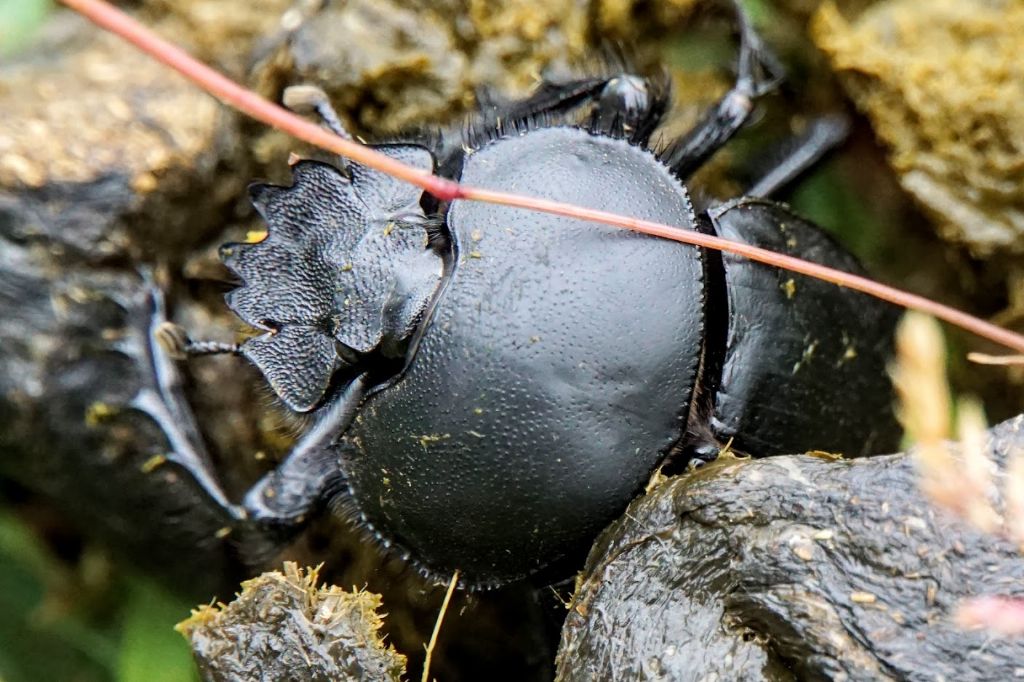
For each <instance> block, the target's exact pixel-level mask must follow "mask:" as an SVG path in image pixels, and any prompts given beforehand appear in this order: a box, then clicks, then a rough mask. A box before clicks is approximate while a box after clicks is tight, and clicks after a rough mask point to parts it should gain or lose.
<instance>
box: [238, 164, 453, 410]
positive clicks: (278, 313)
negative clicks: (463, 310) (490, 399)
mask: <svg viewBox="0 0 1024 682" xmlns="http://www.w3.org/2000/svg"><path fill="white" fill-rule="evenodd" d="M378 149H379V150H380V151H381V152H383V153H385V154H387V155H388V156H391V157H393V158H395V159H398V160H400V161H403V162H405V163H409V164H412V165H415V166H417V167H419V168H423V169H424V170H432V169H433V163H434V161H433V156H432V155H431V153H430V152H429V151H428V150H427V149H425V148H423V147H420V146H417V145H387V146H382V147H379V148H378ZM348 170H349V175H348V176H346V175H345V174H343V173H342V172H341V171H339V170H338V169H337V168H334V167H333V166H330V165H327V164H324V163H319V162H313V161H303V162H300V163H298V164H297V165H296V166H295V167H294V168H293V173H294V184H293V185H292V186H291V187H277V186H273V185H257V186H254V187H253V188H252V190H251V194H252V201H253V204H254V205H255V207H256V209H257V211H259V213H260V215H262V216H263V218H264V220H265V221H266V223H267V226H268V228H269V230H268V231H269V234H268V236H267V238H266V239H265V240H263V241H261V242H258V243H240V244H231V245H228V246H227V247H225V248H223V249H222V251H221V256H222V258H223V260H224V262H225V264H226V265H227V266H228V267H229V268H230V269H231V270H233V271H234V272H235V273H236V274H237V275H238V276H239V277H240V278H241V279H242V281H243V285H242V286H241V287H240V288H238V289H236V290H235V291H233V292H231V293H230V294H229V295H228V305H229V306H230V307H231V308H232V309H233V310H234V311H235V312H236V313H237V314H238V315H239V317H241V318H242V319H243V320H245V321H246V322H248V323H249V324H251V325H253V326H254V327H256V328H258V329H262V330H265V331H267V332H273V333H272V334H264V335H263V336H260V337H257V338H254V339H250V340H248V341H246V342H245V343H243V344H242V345H241V346H240V347H239V352H240V353H241V354H242V355H244V356H245V357H247V358H248V359H249V360H251V361H252V362H253V363H254V364H256V365H257V366H258V367H259V368H260V370H261V371H263V373H264V374H265V375H266V377H267V379H268V380H269V381H270V383H271V385H272V386H273V388H274V390H275V392H276V393H277V394H278V396H280V397H281V399H282V400H284V401H285V403H287V404H288V406H289V407H291V408H292V409H294V410H297V411H300V412H305V411H309V410H310V409H312V408H313V407H315V406H316V405H317V404H318V402H319V401H320V399H321V398H322V397H323V395H324V392H325V391H326V390H327V387H328V385H329V383H330V380H331V377H332V376H333V374H334V373H335V372H336V371H337V370H338V369H340V368H342V367H344V366H347V365H350V364H351V363H350V362H348V361H346V360H345V359H344V358H346V357H347V358H351V357H352V356H353V355H360V354H370V353H374V352H375V351H377V350H378V349H380V348H381V346H382V345H386V346H387V347H388V349H389V352H394V349H395V348H401V346H402V344H403V343H404V342H405V341H406V340H407V338H408V337H409V336H410V335H411V334H412V332H413V331H414V329H415V327H416V321H417V320H418V319H419V317H420V313H421V312H422V310H423V309H424V308H425V307H426V305H427V303H428V301H429V300H430V297H431V295H432V294H433V292H434V290H435V289H436V288H437V286H438V285H439V283H440V273H441V262H442V261H441V256H440V255H439V254H438V253H436V252H435V251H433V250H432V249H431V248H430V247H429V246H427V247H425V246H424V237H425V235H426V225H427V218H426V216H425V215H424V213H423V209H422V208H421V207H420V198H421V197H422V191H421V190H420V189H418V188H416V187H413V186H411V185H408V184H406V183H403V182H400V181H398V180H395V179H394V178H392V177H390V176H388V175H385V174H383V173H380V172H378V171H374V170H371V169H369V168H366V167H363V166H360V165H358V164H351V166H350V167H349V169H348ZM424 261H426V264H424ZM396 292H397V293H398V295H399V296H400V298H401V300H398V301H396V300H395V296H396ZM395 316H397V317H398V318H400V319H392V318H393V317H395ZM339 347H340V350H341V351H343V352H339ZM296 363H298V364H296Z"/></svg>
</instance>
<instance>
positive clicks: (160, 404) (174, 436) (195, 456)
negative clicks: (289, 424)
mask: <svg viewBox="0 0 1024 682" xmlns="http://www.w3.org/2000/svg"><path fill="white" fill-rule="evenodd" d="M150 298H151V302H152V316H151V318H150V321H149V326H148V346H147V347H148V354H149V358H148V359H149V364H150V368H151V370H152V372H153V375H154V378H155V385H156V387H155V388H146V389H143V390H142V391H140V393H139V394H138V395H137V396H136V398H135V400H134V401H133V403H132V406H133V407H134V408H136V409H138V410H140V411H142V412H144V413H146V414H147V415H149V416H150V417H151V418H152V419H153V420H154V421H155V422H156V423H157V424H158V425H159V426H160V428H161V429H162V430H163V432H164V434H165V435H166V437H167V439H168V441H169V443H170V446H171V452H170V454H168V455H167V461H168V462H169V463H172V464H174V465H176V466H178V467H180V468H182V469H183V470H184V471H185V472H186V473H187V474H188V475H189V476H190V477H191V478H192V480H193V481H194V482H195V483H196V485H197V486H198V487H199V488H200V489H201V490H203V492H205V493H206V495H207V496H209V498H210V500H211V501H212V502H214V504H216V505H217V506H218V507H219V508H221V509H222V510H223V511H224V512H225V514H226V515H227V516H228V517H229V519H230V522H231V524H232V525H240V524H244V525H246V526H247V530H252V529H256V530H259V529H260V528H263V529H266V530H267V531H270V530H271V529H272V530H273V531H274V533H275V534H280V533H281V531H282V530H284V531H291V530H298V529H299V528H300V527H301V526H302V525H303V524H304V523H305V522H306V521H307V520H308V518H309V517H310V515H311V512H313V511H314V510H315V509H316V508H317V507H319V506H320V504H321V503H322V502H323V501H324V498H325V497H326V496H327V495H328V494H329V492H330V491H333V490H335V489H338V488H340V487H341V485H340V484H341V482H342V481H341V472H340V469H339V468H338V466H337V464H336V459H335V458H334V457H333V455H332V453H331V446H332V445H333V444H334V442H335V441H336V440H337V439H338V437H339V436H340V435H341V434H342V433H343V432H344V431H345V430H346V429H347V428H348V426H349V424H350V423H351V421H352V419H353V418H354V416H355V412H356V409H357V408H358V406H359V403H360V402H361V401H362V397H363V394H364V391H365V389H366V385H367V378H366V375H365V374H360V375H358V376H356V377H355V378H354V379H352V380H351V382H349V384H348V385H347V386H346V387H345V388H344V389H343V390H340V391H339V393H338V395H337V396H336V397H334V398H332V399H330V400H328V401H327V403H326V404H325V405H324V406H323V407H322V408H320V409H318V410H317V411H316V412H315V413H314V415H315V418H316V421H315V423H314V425H313V427H312V428H311V429H309V430H308V431H307V432H306V434H305V435H304V436H303V437H302V438H301V439H300V440H299V442H298V443H296V445H295V447H294V448H293V450H292V451H291V452H290V453H289V454H288V456H287V457H286V458H285V459H284V461H283V462H282V463H281V464H280V465H278V467H277V468H275V469H274V470H272V471H270V472H269V473H267V474H266V475H265V476H264V477H263V478H262V479H261V480H260V481H258V482H257V483H256V484H255V485H254V486H253V487H252V488H251V489H250V490H249V491H248V492H247V493H246V495H245V496H244V498H243V502H242V504H237V503H234V502H231V501H230V500H229V499H228V497H227V495H226V494H225V492H224V489H223V488H222V486H221V484H220V481H219V478H218V476H217V473H216V471H215V470H214V467H213V464H212V460H211V458H210V456H209V453H208V452H207V450H206V447H205V445H204V443H203V440H202V437H201V435H200V432H199V428H198V425H197V422H196V419H195V415H194V414H193V412H192V409H191V407H190V406H189V404H188V401H187V400H186V398H185V394H184V391H183V386H182V380H181V375H180V373H179V372H178V368H177V366H176V364H175V361H174V359H173V358H172V357H171V353H170V352H168V342H169V340H170V348H171V350H174V349H175V348H178V347H184V348H190V347H197V348H201V349H206V348H213V347H214V346H213V345H211V344H209V343H199V344H196V343H195V342H192V341H190V340H183V338H182V336H181V335H180V333H178V332H176V330H177V329H180V328H176V327H174V326H173V325H171V324H170V323H169V321H168V320H167V318H166V307H165V301H164V296H163V293H162V292H161V291H160V290H159V289H158V288H156V287H152V288H151V291H150ZM184 338H185V339H187V337H184ZM175 339H176V340H175ZM221 348H222V350H228V351H230V350H231V346H230V345H224V346H222V347H221Z"/></svg>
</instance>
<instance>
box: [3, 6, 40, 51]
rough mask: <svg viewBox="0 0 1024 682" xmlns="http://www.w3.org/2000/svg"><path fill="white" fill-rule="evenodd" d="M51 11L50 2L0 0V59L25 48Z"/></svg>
mask: <svg viewBox="0 0 1024 682" xmlns="http://www.w3.org/2000/svg"><path fill="white" fill-rule="evenodd" d="M51 9H53V4H52V2H51V0H0V57H5V56H7V55H10V54H13V53H14V52H16V51H17V50H19V49H21V48H22V47H24V46H26V45H27V44H28V42H29V41H30V40H31V38H32V36H33V34H34V33H35V31H36V29H37V28H39V26H40V25H41V24H42V23H43V20H44V19H45V18H46V15H47V14H49V12H50V10H51Z"/></svg>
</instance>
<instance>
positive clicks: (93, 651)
mask: <svg viewBox="0 0 1024 682" xmlns="http://www.w3.org/2000/svg"><path fill="white" fill-rule="evenodd" d="M72 579H73V575H72V573H71V571H69V570H68V569H67V568H66V567H63V566H61V565H60V564H59V563H58V562H57V561H56V560H55V559H54V558H53V557H52V556H50V554H49V552H48V551H47V550H46V548H45V547H44V546H43V545H42V543H41V542H40V541H39V540H38V539H37V538H36V537H35V535H33V533H32V532H31V530H30V529H29V528H27V527H25V526H24V525H23V524H22V523H21V521H20V520H19V519H18V518H17V517H15V516H14V515H13V514H11V513H9V512H6V511H4V510H2V509H0V614H2V616H3V617H2V618H0V642H3V645H2V646H0V679H2V680H4V682H22V681H23V680H24V681H26V682H28V681H33V682H34V681H35V680H74V681H76V682H78V681H81V682H90V681H92V680H106V679H109V673H108V672H107V671H108V670H109V669H110V666H111V665H112V662H113V656H112V653H113V650H114V646H115V642H116V639H115V633H113V632H111V631H110V629H109V628H108V627H105V626H104V624H102V623H101V622H95V623H86V622H84V621H83V619H82V618H81V617H80V615H79V614H76V613H75V612H74V610H73V609H72V608H70V607H67V605H66V604H63V603H62V602H61V600H59V599H55V598H54V597H55V596H56V595H57V594H58V593H59V591H60V589H61V587H62V586H67V585H68V584H70V583H71V582H72ZM66 607H67V608H66Z"/></svg>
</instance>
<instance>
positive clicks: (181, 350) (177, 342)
mask: <svg viewBox="0 0 1024 682" xmlns="http://www.w3.org/2000/svg"><path fill="white" fill-rule="evenodd" d="M154 336H155V337H156V340H157V343H159V344H160V347H161V348H162V349H163V350H164V352H165V353H167V355H168V356H169V357H170V358H171V359H173V360H184V359H185V358H186V357H188V352H187V350H186V349H187V348H188V345H189V344H190V343H191V340H190V339H189V338H188V333H187V332H186V331H185V329H184V328H183V327H182V326H181V325H177V324H174V323H173V322H168V321H167V320H164V321H163V322H161V323H160V325H159V326H158V327H157V328H156V330H155V331H154Z"/></svg>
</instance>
